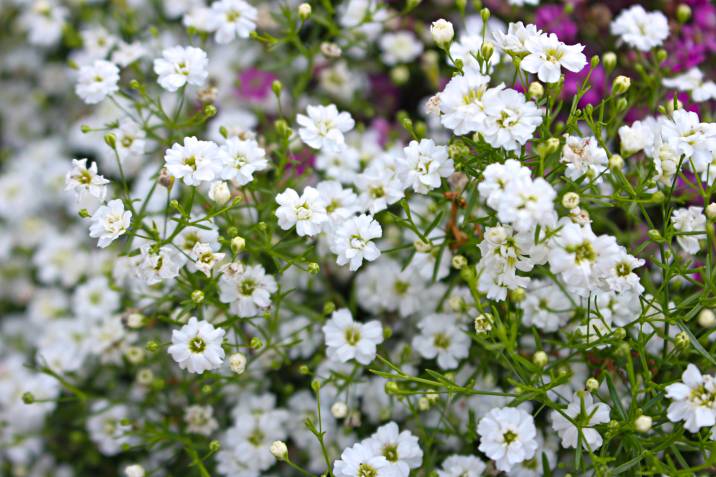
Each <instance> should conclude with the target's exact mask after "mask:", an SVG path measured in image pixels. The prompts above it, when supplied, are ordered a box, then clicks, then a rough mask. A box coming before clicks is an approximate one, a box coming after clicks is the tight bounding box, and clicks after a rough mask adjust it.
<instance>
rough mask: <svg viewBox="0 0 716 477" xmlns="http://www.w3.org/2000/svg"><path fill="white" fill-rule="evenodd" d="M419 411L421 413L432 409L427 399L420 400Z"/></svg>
mask: <svg viewBox="0 0 716 477" xmlns="http://www.w3.org/2000/svg"><path fill="white" fill-rule="evenodd" d="M418 409H420V410H421V411H427V410H428V409H430V401H429V400H428V398H426V397H421V398H420V399H418Z"/></svg>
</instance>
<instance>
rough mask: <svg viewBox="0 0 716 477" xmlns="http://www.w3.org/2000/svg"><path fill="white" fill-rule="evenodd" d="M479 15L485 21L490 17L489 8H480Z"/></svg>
mask: <svg viewBox="0 0 716 477" xmlns="http://www.w3.org/2000/svg"><path fill="white" fill-rule="evenodd" d="M480 16H481V17H482V21H483V22H485V23H487V20H489V19H490V10H489V9H487V8H483V9H482V10H480Z"/></svg>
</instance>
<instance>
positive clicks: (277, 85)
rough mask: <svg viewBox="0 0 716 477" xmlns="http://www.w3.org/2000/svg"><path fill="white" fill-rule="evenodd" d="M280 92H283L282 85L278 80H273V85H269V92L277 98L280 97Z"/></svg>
mask: <svg viewBox="0 0 716 477" xmlns="http://www.w3.org/2000/svg"><path fill="white" fill-rule="evenodd" d="M281 90H283V84H281V82H280V81H279V80H273V83H271V91H273V94H275V95H276V97H279V96H281Z"/></svg>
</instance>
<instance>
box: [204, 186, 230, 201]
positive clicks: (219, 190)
mask: <svg viewBox="0 0 716 477" xmlns="http://www.w3.org/2000/svg"><path fill="white" fill-rule="evenodd" d="M209 198H210V199H211V200H213V201H214V202H216V203H217V204H218V205H224V204H226V203H227V202H228V201H229V199H231V192H230V191H229V186H228V185H227V184H226V182H224V181H216V182H212V184H211V187H209Z"/></svg>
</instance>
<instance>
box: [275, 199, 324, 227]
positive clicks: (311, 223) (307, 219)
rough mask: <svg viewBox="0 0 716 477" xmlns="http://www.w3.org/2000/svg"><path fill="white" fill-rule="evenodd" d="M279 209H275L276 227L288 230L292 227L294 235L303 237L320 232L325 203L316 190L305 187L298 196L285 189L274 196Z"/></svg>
mask: <svg viewBox="0 0 716 477" xmlns="http://www.w3.org/2000/svg"><path fill="white" fill-rule="evenodd" d="M276 202H277V203H278V205H279V208H278V209H276V217H278V225H279V226H280V227H281V228H282V229H283V230H288V229H290V228H291V227H293V226H294V225H295V226H296V233H297V234H298V235H299V236H301V237H303V236H305V235H308V236H309V237H310V236H313V235H316V234H318V233H319V232H320V231H321V228H322V226H323V224H324V223H325V222H327V221H328V215H326V203H325V201H324V200H323V198H322V197H321V194H320V193H319V192H318V190H317V189H314V188H313V187H310V186H309V187H306V188H305V189H303V194H301V195H300V196H299V195H298V193H297V192H296V191H295V190H293V189H290V188H289V189H286V190H285V191H283V192H281V193H280V194H278V195H277V196H276Z"/></svg>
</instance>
